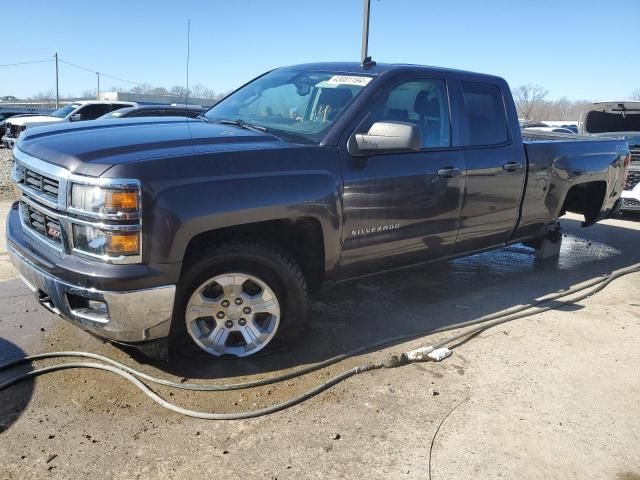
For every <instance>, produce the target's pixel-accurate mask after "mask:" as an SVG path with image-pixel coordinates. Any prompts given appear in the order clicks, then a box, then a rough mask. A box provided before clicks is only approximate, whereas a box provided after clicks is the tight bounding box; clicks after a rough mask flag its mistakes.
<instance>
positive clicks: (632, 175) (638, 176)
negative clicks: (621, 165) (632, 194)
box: [624, 170, 640, 190]
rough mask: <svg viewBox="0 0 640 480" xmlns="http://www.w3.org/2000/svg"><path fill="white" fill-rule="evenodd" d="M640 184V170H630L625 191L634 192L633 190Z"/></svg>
mask: <svg viewBox="0 0 640 480" xmlns="http://www.w3.org/2000/svg"><path fill="white" fill-rule="evenodd" d="M638 183H640V170H629V173H628V174H627V181H626V182H625V185H624V189H625V190H633V188H634V187H635V186H636V185H638Z"/></svg>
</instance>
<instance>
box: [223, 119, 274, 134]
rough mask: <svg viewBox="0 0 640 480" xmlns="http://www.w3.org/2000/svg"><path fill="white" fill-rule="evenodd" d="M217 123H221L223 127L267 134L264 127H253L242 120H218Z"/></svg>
mask: <svg viewBox="0 0 640 480" xmlns="http://www.w3.org/2000/svg"><path fill="white" fill-rule="evenodd" d="M218 123H222V124H223V125H235V126H236V127H240V128H244V129H245V130H253V131H254V132H261V133H267V132H268V131H269V130H267V129H266V128H265V127H261V126H260V125H254V124H252V123H248V122H245V121H244V120H240V119H238V120H218Z"/></svg>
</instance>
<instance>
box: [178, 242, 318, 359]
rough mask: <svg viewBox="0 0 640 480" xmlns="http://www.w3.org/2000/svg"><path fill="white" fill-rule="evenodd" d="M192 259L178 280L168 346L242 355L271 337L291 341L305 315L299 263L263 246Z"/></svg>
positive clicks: (232, 246) (233, 246)
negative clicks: (193, 346) (190, 345)
mask: <svg viewBox="0 0 640 480" xmlns="http://www.w3.org/2000/svg"><path fill="white" fill-rule="evenodd" d="M198 258H199V259H198V260H196V261H193V262H191V265H190V266H188V267H187V269H186V271H185V272H184V273H183V275H182V278H181V280H180V284H179V285H178V291H177V296H176V302H175V307H174V315H173V321H172V335H171V348H172V350H175V349H176V348H177V349H180V350H183V349H184V348H185V346H186V344H189V343H191V344H192V345H193V344H195V345H196V346H198V347H199V348H200V349H202V350H204V351H205V352H207V353H208V354H210V355H214V356H222V355H235V356H238V357H246V356H249V355H253V354H254V353H256V352H258V351H260V350H262V349H263V348H265V347H266V346H267V345H269V343H271V341H272V340H273V339H274V338H276V337H277V338H278V339H279V340H283V341H291V340H293V338H294V337H295V336H297V334H298V333H299V332H300V330H301V329H302V326H303V325H304V322H305V320H306V317H307V312H308V306H309V294H308V291H307V284H306V281H305V278H304V275H303V273H302V270H301V269H300V267H299V266H298V265H297V264H296V263H295V262H294V261H293V259H291V258H289V257H288V256H287V255H286V254H284V253H282V252H280V251H278V250H276V249H274V248H272V247H269V246H265V245H260V244H254V243H245V242H234V243H228V244H224V245H220V246H216V247H212V248H210V249H208V250H207V251H205V252H202V255H198Z"/></svg>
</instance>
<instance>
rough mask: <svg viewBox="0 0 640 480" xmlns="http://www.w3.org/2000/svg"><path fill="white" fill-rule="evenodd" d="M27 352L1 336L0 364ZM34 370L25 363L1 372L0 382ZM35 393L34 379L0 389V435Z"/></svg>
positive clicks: (18, 415)
mask: <svg viewBox="0 0 640 480" xmlns="http://www.w3.org/2000/svg"><path fill="white" fill-rule="evenodd" d="M24 356H26V353H25V352H24V351H23V350H22V349H21V348H20V347H18V346H17V345H15V344H14V343H11V342H10V341H9V340H7V339H5V338H2V337H0V364H4V363H8V362H10V361H12V360H16V359H18V358H22V357H24ZM30 370H32V368H31V364H30V363H29V364H24V365H21V366H19V367H15V368H12V369H9V370H5V371H2V372H0V384H2V383H4V382H5V381H7V380H9V379H10V378H13V377H15V376H17V375H20V374H22V373H25V372H28V371H30ZM32 395H33V380H30V379H29V380H24V381H22V382H20V383H18V384H16V385H14V386H12V387H9V388H8V389H6V390H4V391H0V435H2V433H3V432H4V431H5V430H7V429H8V428H9V427H10V426H11V425H12V424H13V423H14V422H15V421H16V420H17V419H18V418H20V415H22V412H23V411H24V410H25V409H26V408H27V405H29V402H30V401H31V397H32Z"/></svg>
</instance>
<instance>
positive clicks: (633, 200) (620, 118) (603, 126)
mask: <svg viewBox="0 0 640 480" xmlns="http://www.w3.org/2000/svg"><path fill="white" fill-rule="evenodd" d="M580 133H582V134H583V135H591V136H594V137H612V138H620V139H623V140H626V141H627V142H628V144H629V151H630V152H631V164H630V166H629V174H628V175H627V181H626V185H625V187H624V192H622V207H621V208H622V210H627V211H635V212H640V101H629V100H621V101H608V102H595V103H593V105H592V107H591V108H590V109H589V110H587V111H585V112H583V113H582V115H581V116H580Z"/></svg>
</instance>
